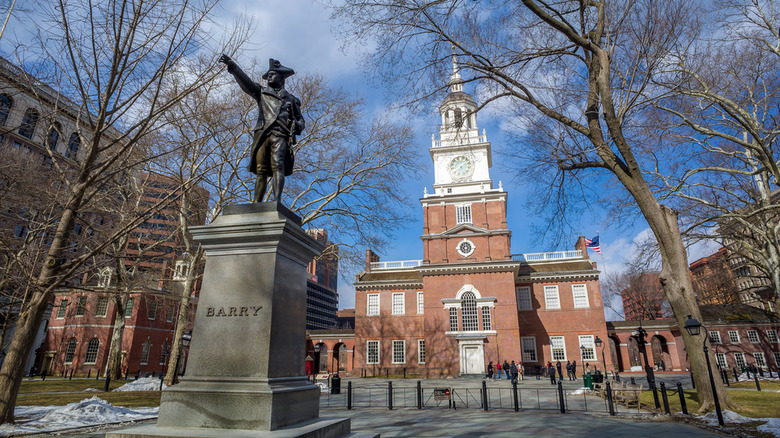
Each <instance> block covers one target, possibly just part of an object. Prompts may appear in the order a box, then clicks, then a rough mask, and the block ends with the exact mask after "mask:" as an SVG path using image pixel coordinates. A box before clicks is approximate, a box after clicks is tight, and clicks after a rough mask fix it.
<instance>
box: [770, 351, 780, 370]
mask: <svg viewBox="0 0 780 438" xmlns="http://www.w3.org/2000/svg"><path fill="white" fill-rule="evenodd" d="M772 355H774V356H775V366H778V367H780V352H777V351H775V352H773V353H772Z"/></svg>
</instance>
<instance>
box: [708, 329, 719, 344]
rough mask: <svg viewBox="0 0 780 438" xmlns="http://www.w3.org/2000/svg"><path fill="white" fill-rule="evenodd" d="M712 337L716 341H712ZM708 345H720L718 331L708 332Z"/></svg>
mask: <svg viewBox="0 0 780 438" xmlns="http://www.w3.org/2000/svg"><path fill="white" fill-rule="evenodd" d="M713 335H714V336H715V337H716V338H717V339H713ZM710 343H711V344H722V342H721V339H720V332H719V331H717V330H710Z"/></svg>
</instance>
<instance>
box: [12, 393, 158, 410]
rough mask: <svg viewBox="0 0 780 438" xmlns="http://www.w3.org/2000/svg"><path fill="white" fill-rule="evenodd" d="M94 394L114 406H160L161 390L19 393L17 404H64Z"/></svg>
mask: <svg viewBox="0 0 780 438" xmlns="http://www.w3.org/2000/svg"><path fill="white" fill-rule="evenodd" d="M93 395H96V396H98V397H100V398H101V399H103V400H105V401H107V402H109V403H111V404H112V405H114V406H123V407H126V408H152V407H155V406H160V391H137V392H130V391H127V392H84V393H53V394H19V398H17V400H16V404H17V405H18V406H51V405H55V406H64V405H66V404H68V403H74V402H79V401H81V400H84V399H85V398H91V397H92V396H93Z"/></svg>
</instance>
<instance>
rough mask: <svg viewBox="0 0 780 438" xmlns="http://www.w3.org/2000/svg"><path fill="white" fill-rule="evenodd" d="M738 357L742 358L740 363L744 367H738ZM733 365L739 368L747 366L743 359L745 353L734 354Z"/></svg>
mask: <svg viewBox="0 0 780 438" xmlns="http://www.w3.org/2000/svg"><path fill="white" fill-rule="evenodd" d="M738 357H741V358H742V363H743V364H744V365H740V364H739V362H740V361H739V359H737V358H738ZM734 363H735V364H736V366H738V367H741V366H747V360H746V359H745V353H734Z"/></svg>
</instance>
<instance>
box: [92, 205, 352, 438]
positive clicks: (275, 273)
mask: <svg viewBox="0 0 780 438" xmlns="http://www.w3.org/2000/svg"><path fill="white" fill-rule="evenodd" d="M192 235H193V237H194V238H195V240H197V241H198V242H200V243H201V245H202V246H203V248H204V249H205V251H206V268H205V272H204V275H203V285H202V287H201V292H200V299H199V302H198V308H197V314H196V318H195V326H194V328H193V331H192V344H191V345H190V353H189V358H188V360H187V372H186V376H185V377H183V378H182V379H181V382H180V383H179V384H177V385H174V386H171V387H169V388H166V389H165V390H164V391H163V393H162V401H161V404H160V416H159V420H158V422H157V425H156V426H152V427H151V428H150V427H149V426H145V427H139V428H133V429H136V430H133V429H131V430H127V431H122V432H116V433H112V434H108V435H107V436H113V437H119V436H122V437H127V436H147V437H148V436H181V435H178V434H180V433H182V429H189V431H188V432H187V431H185V432H184V433H185V435H186V433H190V434H191V435H192V436H224V435H228V436H229V435H233V434H234V433H229V432H230V431H233V432H240V433H241V436H247V435H245V433H246V432H250V431H256V432H261V431H264V432H266V433H263V434H261V435H262V436H266V434H267V432H269V431H277V430H279V431H280V432H281V431H282V429H285V428H286V429H288V430H292V429H295V427H294V426H295V425H298V426H300V425H301V424H318V423H322V424H323V425H324V424H325V423H328V424H331V423H332V424H334V425H337V426H338V427H336V428H335V429H334V430H333V433H332V434H331V433H327V432H326V431H324V430H320V431H319V432H318V433H317V436H342V435H343V434H344V432H345V428H344V424H343V421H341V422H335V423H334V422H332V421H331V422H322V421H320V420H317V418H318V417H319V397H320V394H319V388H318V387H317V386H316V385H313V384H311V383H309V382H308V380H307V379H306V377H305V348H304V347H305V342H306V278H307V275H306V266H307V265H308V263H309V262H310V261H311V260H312V258H313V257H314V256H315V255H318V254H320V253H321V252H322V250H323V247H322V245H321V244H320V243H318V242H316V241H315V240H314V239H312V238H311V237H310V236H309V235H307V234H306V233H305V232H304V230H303V229H302V228H301V226H300V218H298V217H297V216H296V215H294V214H293V213H291V212H290V211H289V210H287V209H286V208H284V207H283V206H281V205H279V204H277V203H270V202H269V203H262V204H245V205H233V206H229V207H227V208H225V210H224V212H223V213H222V214H221V215H220V216H219V217H217V219H216V220H214V222H213V223H211V224H210V225H208V226H202V227H193V229H192ZM150 429H153V430H150ZM196 429H197V430H196ZM336 429H338V430H336ZM174 431H176V433H174ZM134 432H137V433H134ZM196 432H197V433H196ZM346 432H347V433H348V432H349V422H348V420H347V423H346ZM284 436H288V435H287V434H286V433H285V434H284ZM296 436H297V435H296Z"/></svg>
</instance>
